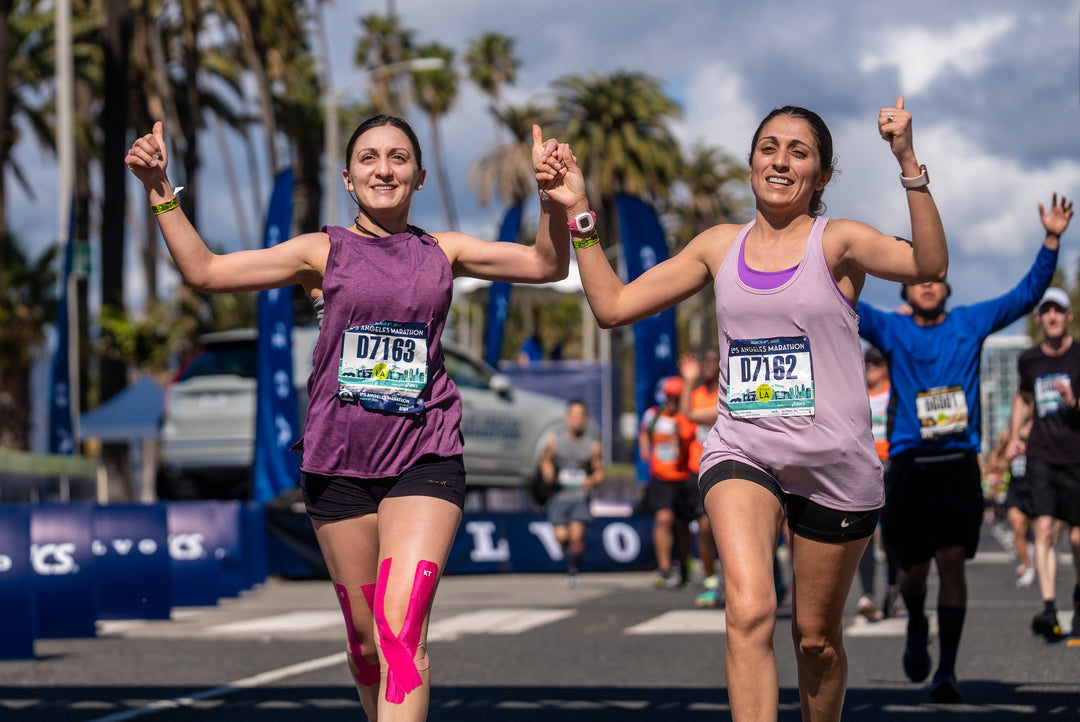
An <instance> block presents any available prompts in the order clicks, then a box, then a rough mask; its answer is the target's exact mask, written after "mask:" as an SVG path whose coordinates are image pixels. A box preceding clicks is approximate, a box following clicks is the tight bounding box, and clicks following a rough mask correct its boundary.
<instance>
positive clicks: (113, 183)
mask: <svg viewBox="0 0 1080 722" xmlns="http://www.w3.org/2000/svg"><path fill="white" fill-rule="evenodd" d="M130 37H131V9H130V3H129V2H128V0H105V94H104V105H103V109H102V113H101V116H102V117H101V121H102V123H101V124H102V126H103V128H104V136H105V142H104V159H103V162H102V165H103V166H104V170H103V176H104V187H105V199H104V203H103V206H104V207H103V211H102V220H101V303H102V305H103V306H113V307H115V308H118V309H121V310H122V309H123V308H124V212H125V210H124V209H125V197H124V186H125V183H126V180H127V178H126V174H127V169H126V168H125V167H124V164H123V162H122V160H123V157H124V155H125V153H126V151H127V129H128V107H127V103H128V85H127V83H128V77H127V76H128V42H129V39H130ZM99 368H100V372H101V400H102V401H103V402H104V401H108V400H109V399H111V398H112V397H113V396H115V395H116V394H118V393H120V391H122V390H123V389H124V387H125V386H126V385H127V370H126V368H125V365H124V362H123V361H120V360H116V359H112V358H110V357H108V356H107V355H104V356H102V357H100V359H99ZM127 452H128V449H127V445H126V444H104V445H103V446H102V449H101V456H102V461H103V462H104V463H105V465H106V466H107V467H110V468H111V467H115V468H124V467H125V466H126V456H127ZM128 483H129V485H130V475H129V477H128ZM117 496H118V497H124V496H125V495H123V494H119V493H118V494H117ZM126 498H127V499H130V498H131V494H130V493H128V494H127V495H126ZM116 500H117V501H119V500H121V499H116Z"/></svg>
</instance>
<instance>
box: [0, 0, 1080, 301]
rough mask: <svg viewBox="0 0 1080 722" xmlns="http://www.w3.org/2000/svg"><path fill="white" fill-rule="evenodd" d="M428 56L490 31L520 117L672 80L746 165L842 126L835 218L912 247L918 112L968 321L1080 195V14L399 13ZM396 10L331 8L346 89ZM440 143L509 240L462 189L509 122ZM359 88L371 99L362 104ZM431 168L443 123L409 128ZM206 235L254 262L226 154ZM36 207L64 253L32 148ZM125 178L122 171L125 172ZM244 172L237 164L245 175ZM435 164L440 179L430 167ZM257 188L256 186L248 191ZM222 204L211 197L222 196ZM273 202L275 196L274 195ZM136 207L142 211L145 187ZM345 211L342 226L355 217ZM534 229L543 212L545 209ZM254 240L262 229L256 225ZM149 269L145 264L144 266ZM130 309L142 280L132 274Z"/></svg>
mask: <svg viewBox="0 0 1080 722" xmlns="http://www.w3.org/2000/svg"><path fill="white" fill-rule="evenodd" d="M395 5H396V7H397V12H398V13H399V14H400V15H401V18H402V21H403V23H404V25H405V26H407V27H409V28H412V29H413V30H414V31H415V33H416V39H417V40H418V41H419V42H428V41H438V42H440V43H442V44H444V45H448V46H451V47H454V48H455V49H457V50H458V51H459V53H462V52H464V50H465V48H466V47H467V43H468V41H469V40H470V39H471V38H473V37H476V36H477V35H479V34H480V33H481V32H483V31H486V30H494V31H498V32H501V33H504V34H506V35H509V36H512V37H514V38H515V39H516V51H517V54H518V56H519V57H520V58H521V61H522V65H521V69H520V75H519V78H518V80H517V83H516V84H515V85H514V86H511V87H509V88H507V89H506V91H505V95H506V97H507V99H508V100H510V101H511V102H524V101H526V100H530V99H535V98H537V97H540V96H542V94H544V93H545V92H546V91H547V90H548V88H549V87H550V83H551V82H552V81H553V80H554V79H556V78H558V77H560V76H563V75H566V74H588V73H600V74H607V73H611V72H613V71H616V70H629V71H640V72H645V73H648V74H650V75H652V76H654V77H655V78H657V79H659V80H660V81H661V84H662V87H663V88H664V90H665V91H666V92H667V93H668V94H669V95H670V96H671V97H672V98H674V99H676V100H677V101H678V102H679V103H680V104H681V106H682V108H683V111H684V113H683V116H682V118H681V119H680V120H679V121H678V122H677V123H676V126H675V129H676V133H677V137H678V138H679V140H680V142H682V143H683V144H684V145H685V146H686V147H690V146H692V145H693V144H695V143H698V142H703V143H706V144H708V145H713V146H718V147H721V148H723V149H725V150H727V151H729V152H730V153H732V154H733V155H735V156H736V157H738V158H745V156H746V154H747V151H748V146H749V142H750V138H751V136H752V134H753V131H754V128H755V127H756V125H757V123H758V121H759V120H760V119H761V117H762V116H764V115H765V114H766V113H767V112H768V111H769V110H771V109H772V108H774V107H777V106H781V105H786V104H796V105H804V106H806V107H809V108H811V109H813V110H815V111H816V112H818V113H819V114H820V115H821V116H822V117H823V118H824V119H825V121H826V123H828V124H829V126H830V128H831V130H832V133H833V136H834V141H835V149H836V157H837V160H838V167H839V170H840V173H839V175H837V176H836V177H835V178H834V180H833V181H832V183H831V184H830V185H829V188H828V189H827V191H826V194H825V201H826V203H827V204H828V207H829V215H830V216H832V217H846V218H855V219H858V220H862V221H865V222H867V223H870V224H872V225H874V226H876V227H877V228H879V229H881V230H883V231H885V232H889V233H895V234H897V235H901V236H904V237H909V236H910V227H909V223H908V217H907V208H906V204H905V202H904V194H903V191H902V190H901V187H900V184H899V181H898V180H897V176H898V172H899V170H898V166H897V164H896V161H895V160H894V158H893V157H892V155H891V153H890V152H889V149H888V146H887V144H886V143H885V142H884V141H882V140H881V139H880V138H879V136H878V134H877V127H876V118H877V115H878V109H879V108H880V107H882V106H885V105H892V104H893V102H894V100H895V98H896V97H897V96H898V95H903V96H905V98H906V107H907V108H908V109H909V110H910V111H911V112H912V114H913V118H914V128H915V150H916V153H917V155H918V158H919V161H920V162H922V163H925V164H926V165H927V167H928V169H929V172H930V174H931V179H932V183H931V186H930V187H931V190H932V191H933V194H934V196H935V198H936V199H937V203H938V206H939V208H940V210H941V213H942V216H943V218H944V222H945V228H946V231H947V232H948V235H949V245H950V254H951V264H950V269H949V276H950V281H951V283H952V286H953V291H954V293H953V297H952V303H953V304H964V303H971V302H976V301H979V300H983V299H985V298H988V297H990V296H993V295H997V294H999V293H1001V292H1004V291H1005V290H1007V289H1008V288H1010V287H1011V286H1012V285H1013V284H1015V283H1016V282H1017V281H1018V280H1019V279H1020V277H1021V276H1022V275H1023V273H1024V272H1025V271H1026V269H1027V268H1028V267H1029V265H1030V263H1031V261H1032V259H1033V258H1034V256H1035V253H1036V251H1037V249H1038V247H1039V245H1040V243H1041V241H1042V227H1041V224H1040V222H1039V217H1038V212H1037V206H1038V204H1039V203H1040V202H1043V203H1049V200H1050V196H1051V193H1052V192H1054V191H1057V192H1059V193H1064V194H1066V195H1067V196H1069V197H1070V198H1071V197H1074V196H1076V195H1078V194H1080V0H1029V1H1027V2H1022V3H1021V2H1016V1H1015V0H949V2H941V0H931V1H925V0H909V1H907V2H904V3H899V4H897V3H889V4H885V3H865V2H859V1H858V0H834V1H833V2H829V3H798V4H797V3H793V2H779V1H776V0H763V1H760V2H753V3H748V2H732V1H724V2H719V1H717V2H711V1H706V0H696V1H691V0H668V1H667V2H665V3H661V4H656V3H637V2H626V0H591V1H589V2H581V0H572V1H571V0H549V1H548V2H537V3H520V4H519V3H508V2H506V0H459V2H455V3H447V2H445V0H398V2H396V3H395ZM385 9H386V3H385V2H382V1H380V2H345V1H341V2H336V3H334V4H333V5H331V6H329V7H327V8H326V9H325V10H324V13H325V23H326V27H327V29H328V32H329V45H330V56H331V57H333V58H338V59H340V62H338V63H337V64H336V65H335V66H334V67H333V70H332V72H333V78H334V84H335V86H336V87H339V88H341V87H344V86H345V85H346V84H347V83H349V82H350V80H352V79H354V78H355V77H356V75H357V74H358V71H355V70H354V69H352V68H351V65H352V64H351V58H352V56H353V53H354V48H355V43H356V38H357V37H358V35H359V23H358V18H359V17H360V16H361V15H364V14H366V13H369V12H380V13H381V12H385ZM461 87H462V92H461V94H460V97H459V99H458V102H457V104H456V106H455V107H454V109H453V110H452V111H451V113H450V114H449V116H448V117H447V118H446V121H445V123H444V125H443V129H442V132H443V137H444V143H445V146H446V161H447V164H448V167H449V169H450V174H451V178H452V183H453V196H454V199H455V201H456V204H457V207H458V215H459V218H460V223H461V226H462V228H461V230H464V231H466V232H470V233H473V234H475V235H478V236H481V237H486V238H494V236H495V234H496V232H497V225H498V221H499V217H500V216H501V214H502V211H503V209H501V208H497V207H491V208H487V209H482V208H480V207H479V204H478V202H477V200H476V197H475V194H474V193H473V192H472V190H471V189H470V188H469V187H468V185H467V184H466V182H465V176H466V173H467V171H468V168H469V166H470V165H471V164H472V163H473V162H474V161H475V160H476V159H477V158H478V157H480V156H481V155H483V154H484V153H485V151H487V150H488V149H489V147H490V144H491V140H492V135H493V130H494V122H493V120H492V119H491V117H490V115H489V114H488V111H487V105H488V103H487V100H486V98H485V97H483V96H482V95H481V94H480V93H479V91H477V90H476V89H475V88H473V87H472V85H471V84H469V83H468V82H463V83H462V84H461ZM361 88H362V84H358V85H357V90H356V92H358V93H362V92H363V91H362V89H361ZM410 119H411V120H412V122H413V124H414V125H415V126H416V128H417V130H418V132H419V134H420V137H421V142H422V144H423V145H424V147H425V151H426V153H430V152H431V144H430V141H429V135H428V133H427V128H426V125H427V124H426V119H425V118H424V117H423V116H421V115H416V114H414V115H412V116H410ZM203 147H204V148H205V149H206V153H207V159H206V166H205V170H204V174H203V176H202V180H203V183H204V186H203V189H204V195H203V196H202V198H201V201H202V204H201V212H200V215H201V218H200V220H201V224H200V225H201V227H202V230H203V231H204V235H206V236H207V237H209V238H214V239H216V240H217V241H219V242H220V243H221V244H222V245H223V246H224V247H225V248H230V249H231V248H240V247H242V238H241V236H242V233H241V232H240V231H239V230H238V226H237V224H236V221H235V208H234V204H233V203H232V202H231V199H230V196H229V195H228V193H226V192H225V190H224V189H223V188H222V189H221V190H218V191H216V192H214V191H212V190H211V188H212V187H213V186H212V184H213V183H215V181H213V180H212V179H213V178H221V177H222V175H223V174H222V172H221V168H220V167H219V164H218V163H217V161H216V160H215V158H214V156H217V155H218V154H219V152H220V150H219V148H218V146H217V144H216V141H212V140H208V142H206V143H204V144H203ZM20 157H21V158H22V159H23V162H24V164H26V165H27V167H28V169H30V170H31V171H32V178H33V181H34V182H35V185H36V187H37V188H38V189H39V193H38V195H39V200H38V201H37V202H34V201H31V200H30V199H27V198H24V197H22V195H21V193H20V191H18V190H17V189H16V188H15V187H14V186H13V185H11V186H9V187H11V188H12V189H13V190H12V194H13V197H12V199H11V201H12V202H11V203H10V209H11V210H10V212H11V218H10V221H11V225H12V228H13V229H14V230H15V231H16V232H17V233H18V234H19V236H20V237H21V238H23V239H24V240H27V241H29V242H32V241H33V239H46V240H48V239H49V238H52V237H55V228H56V224H55V219H56V217H57V211H56V201H55V199H54V198H53V197H52V196H51V195H50V194H49V193H48V192H46V190H47V189H49V188H54V187H55V170H54V168H53V166H52V163H51V160H50V159H49V157H48V156H45V155H43V154H41V153H40V152H37V151H29V150H25V149H24V150H22V151H21V156H20ZM116 162H121V159H119V158H118V159H116ZM245 162H246V161H243V160H241V161H240V168H241V169H243V168H244V167H245V165H244V163H245ZM428 165H429V166H430V161H429V162H428ZM241 183H242V184H244V185H245V186H247V185H248V183H247V181H246V180H244V179H241ZM208 185H210V186H211V187H210V188H208V187H207V186H208ZM261 187H262V189H263V192H264V193H265V194H267V195H268V194H269V182H268V181H265V180H264V181H262V182H261ZM131 199H132V201H133V202H136V203H140V202H145V201H144V199H143V198H142V196H141V192H140V189H138V188H136V187H135V185H134V184H133V185H132V188H131ZM345 203H346V201H345V200H344V199H343V200H342V201H341V202H340V204H339V207H340V208H341V209H342V216H343V218H342V219H341V222H343V223H347V218H345V217H344V216H345V213H347V211H348V208H349V206H347V205H345ZM532 212H533V213H535V212H536V210H535V209H533V211H532ZM413 221H414V222H415V223H416V224H417V225H420V226H422V227H425V228H428V229H430V230H438V229H440V228H443V227H444V226H445V223H444V222H443V216H442V211H441V207H440V205H439V194H438V188H437V187H436V185H435V181H434V178H433V177H432V176H431V175H429V182H428V183H427V184H426V186H425V189H424V191H423V192H421V193H420V194H419V195H418V196H417V199H416V201H415V202H414V215H413ZM248 225H249V226H255V227H257V225H258V222H256V221H255V219H254V216H250V217H249V220H248ZM1063 245H1064V249H1065V252H1064V254H1063V256H1062V266H1063V268H1064V270H1065V271H1066V273H1067V274H1068V277H1069V278H1070V279H1071V278H1073V277H1075V274H1076V270H1077V259H1078V258H1080V220H1078V221H1076V222H1074V224H1073V227H1072V228H1070V229H1069V231H1068V233H1067V234H1066V236H1065V239H1064V244H1063ZM136 263H137V260H136V258H135V254H134V252H129V265H131V266H132V268H133V269H134V268H135V266H136ZM130 278H131V281H130V283H129V287H128V298H129V299H138V298H140V294H141V286H142V284H141V279H140V278H139V274H138V273H137V272H133V273H132V274H131V275H130ZM896 290H897V286H896V284H893V283H887V282H884V281H880V280H877V279H871V280H870V281H868V284H867V287H866V289H865V291H864V294H863V298H864V299H865V300H868V301H869V302H871V303H874V304H877V305H881V306H889V307H891V306H892V305H894V304H895V302H896V300H897V296H896Z"/></svg>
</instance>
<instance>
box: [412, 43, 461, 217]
mask: <svg viewBox="0 0 1080 722" xmlns="http://www.w3.org/2000/svg"><path fill="white" fill-rule="evenodd" d="M416 52H417V57H421V58H441V59H442V60H443V61H445V64H444V65H443V67H441V68H439V69H437V70H420V71H415V72H413V74H412V75H413V87H414V88H415V89H416V104H417V105H419V106H420V108H421V109H423V111H424V112H425V113H427V114H428V118H429V119H430V121H431V145H432V149H431V157H432V158H433V159H434V162H433V164H432V165H433V166H434V169H435V177H436V178H438V180H439V195H440V197H441V198H442V205H443V213H444V214H445V215H446V224H447V227H448V228H449V229H450V230H452V231H456V230H457V213H456V212H455V210H454V199H453V197H452V195H451V193H450V181H449V179H448V178H447V177H446V168H445V164H444V163H443V151H442V135H441V134H440V132H439V120H440V119H442V117H443V116H444V115H446V113H447V111H448V110H450V106H451V105H453V104H454V100H455V99H456V98H457V76H456V75H454V69H453V66H452V63H453V60H454V51H453V50H451V49H450V48H448V47H446V46H444V45H439V44H438V43H428V44H427V45H423V46H421V47H419V48H417V50H416Z"/></svg>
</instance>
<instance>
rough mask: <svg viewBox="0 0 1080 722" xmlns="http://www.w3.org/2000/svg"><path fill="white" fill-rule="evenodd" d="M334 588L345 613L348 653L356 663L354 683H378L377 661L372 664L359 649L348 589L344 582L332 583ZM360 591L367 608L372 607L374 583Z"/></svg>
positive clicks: (368, 685)
mask: <svg viewBox="0 0 1080 722" xmlns="http://www.w3.org/2000/svg"><path fill="white" fill-rule="evenodd" d="M334 590H335V591H337V598H338V604H340V605H341V613H342V614H344V615H345V634H346V636H347V637H348V639H349V654H350V655H351V656H352V660H353V664H355V665H356V673H355V674H353V677H354V678H355V679H356V683H357V684H359V685H360V686H362V687H374V686H375V685H377V684H378V683H379V663H378V662H377V661H376V662H375V664H372V663H371V662H369V661H367V660H366V659H364V655H363V651H362V650H361V649H360V637H359V636H358V635H357V634H356V627H354V626H353V624H354V622H353V616H352V604H351V603H350V602H349V590H347V589H346V588H345V585H344V584H338V583H337V582H335V583H334ZM360 591H361V592H363V593H364V599H366V600H367V603H368V608H369V609H370V608H372V607H373V606H374V605H373V603H372V602H373V599H374V597H375V585H374V584H365V585H364V586H362V587H360Z"/></svg>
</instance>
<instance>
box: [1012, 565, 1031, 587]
mask: <svg viewBox="0 0 1080 722" xmlns="http://www.w3.org/2000/svg"><path fill="white" fill-rule="evenodd" d="M1034 583H1035V567H1028V566H1024V565H1023V564H1021V565H1020V566H1018V567H1017V568H1016V587H1017V588H1018V589H1025V588H1027V587H1030V586H1031V585H1032V584H1034Z"/></svg>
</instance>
